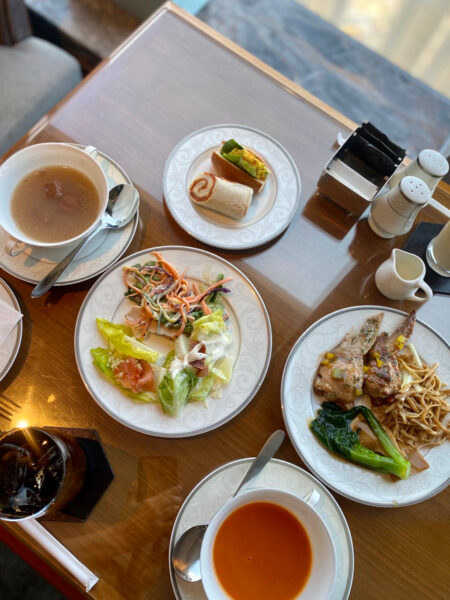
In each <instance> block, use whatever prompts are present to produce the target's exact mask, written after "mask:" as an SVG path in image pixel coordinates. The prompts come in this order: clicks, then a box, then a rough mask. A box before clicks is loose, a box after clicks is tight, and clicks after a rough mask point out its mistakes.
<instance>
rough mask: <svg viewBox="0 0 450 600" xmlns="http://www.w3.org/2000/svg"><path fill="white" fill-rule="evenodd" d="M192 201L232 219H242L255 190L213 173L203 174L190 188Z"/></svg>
mask: <svg viewBox="0 0 450 600" xmlns="http://www.w3.org/2000/svg"><path fill="white" fill-rule="evenodd" d="M189 195H190V197H191V199H192V201H193V202H194V203H195V204H198V205H199V206H204V207H205V208H210V209H211V210H215V211H216V212H219V213H222V214H223V215H226V216H227V217H231V218H232V219H242V218H243V217H245V215H246V214H247V210H248V207H249V206H250V204H251V202H252V197H253V190H252V188H250V187H248V186H247V185H242V184H241V183H234V182H233V181H228V180H227V179H223V178H222V177H218V176H217V175H213V174H212V173H203V175H199V176H198V177H196V178H195V179H194V181H193V182H192V183H191V186H190V188H189Z"/></svg>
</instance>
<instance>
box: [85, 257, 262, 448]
mask: <svg viewBox="0 0 450 600" xmlns="http://www.w3.org/2000/svg"><path fill="white" fill-rule="evenodd" d="M152 250H154V251H158V252H161V254H162V256H163V257H164V259H166V260H167V261H168V262H170V263H172V264H173V265H174V266H175V267H176V268H177V269H178V270H179V272H182V271H183V270H184V269H185V268H187V269H188V270H187V274H186V276H187V277H189V278H190V279H193V280H196V281H197V282H205V280H206V281H210V280H213V279H215V277H217V275H219V274H221V273H223V274H224V277H231V278H232V281H231V282H230V283H229V284H228V286H229V288H230V290H231V293H229V294H224V296H225V297H224V298H223V302H224V305H225V310H226V312H227V314H228V315H229V316H230V318H229V331H230V335H231V338H232V340H233V346H232V349H231V352H232V354H233V357H234V358H235V361H234V368H233V375H232V378H231V381H230V383H229V384H228V385H227V386H225V387H224V388H223V392H222V396H221V398H217V399H212V398H211V399H209V400H208V406H206V405H205V404H203V403H201V402H192V403H190V404H188V405H187V406H186V407H185V409H184V410H183V412H182V413H181V414H180V415H179V416H178V417H170V416H168V415H166V414H165V413H164V412H163V411H162V409H161V405H160V404H159V402H158V403H155V404H140V403H135V402H133V401H132V400H130V399H129V398H127V397H126V396H124V395H123V394H122V392H121V391H120V389H118V388H117V387H115V386H114V385H112V384H111V383H109V381H107V380H106V379H105V378H104V377H103V375H102V374H101V373H100V372H99V371H98V370H97V368H96V367H95V366H94V364H93V362H92V356H91V354H90V349H91V348H97V347H98V346H103V347H104V346H105V342H104V340H103V338H102V337H101V335H100V333H99V331H98V329H97V326H96V318H97V317H101V318H105V319H108V321H112V322H115V323H123V322H124V318H125V315H126V314H127V313H128V312H129V310H130V308H131V307H132V306H133V304H132V303H131V302H130V300H128V299H127V298H125V296H124V293H125V285H124V282H123V266H125V265H134V264H136V263H140V264H143V263H145V262H147V261H149V260H152V259H153V260H154V256H153V255H152V254H151V252H152ZM150 344H151V346H152V347H154V348H155V349H156V350H159V351H161V352H162V353H167V352H168V351H169V350H171V349H172V346H173V342H172V341H171V340H169V339H168V338H163V337H162V336H157V335H152V336H151V340H150ZM169 345H170V347H169ZM271 352H272V329H271V326H270V320H269V316H268V314H267V310H266V307H265V306H264V303H263V301H262V300H261V298H260V296H259V294H258V292H257V290H256V289H255V287H254V286H253V284H252V283H251V282H250V281H249V280H248V279H247V277H246V276H245V275H244V274H243V273H241V271H239V270H238V269H237V268H236V267H234V266H233V265H232V264H231V263H229V262H228V261H226V260H224V259H222V258H219V257H218V256H215V255H214V254H211V253H210V252H206V251H205V250H198V249H196V248H188V247H183V246H161V247H158V248H153V249H149V250H142V251H140V252H137V253H136V254H132V255H131V256H128V257H126V258H124V259H122V260H121V261H120V262H118V263H117V264H116V265H114V267H112V268H111V269H110V270H109V271H107V272H106V273H105V274H103V276H102V277H101V278H100V279H98V280H97V282H96V283H95V284H94V286H93V287H92V288H91V289H90V291H89V293H88V295H87V296H86V298H85V300H84V302H83V304H82V306H81V309H80V312H79V315H78V319H77V324H76V328H75V356H76V361H77V366H78V370H79V371H80V375H81V377H82V379H83V381H84V384H85V385H86V387H87V389H88V391H89V392H90V393H91V395H92V397H93V398H94V400H95V401H96V402H97V403H98V404H99V405H100V406H101V408H103V409H104V410H105V411H106V412H107V413H108V414H109V415H110V416H111V417H113V418H114V419H116V420H117V421H119V422H120V423H122V424H123V425H126V426H127V427H130V428H131V429H134V430H136V431H140V432H142V433H146V434H148V435H154V436H158V437H188V436H193V435H198V434H200V433H204V432H206V431H210V430H211V429H215V428H216V427H219V426H220V425H222V424H224V423H226V422H227V421H229V420H230V419H232V418H233V417H234V416H235V415H237V414H238V413H239V412H240V411H241V410H242V409H243V408H244V407H245V406H247V404H248V403H249V402H250V400H251V399H252V398H253V396H254V395H255V394H256V392H257V391H258V389H259V387H260V386H261V384H262V382H263V380H264V377H265V375H266V372H267V368H268V366H269V361H270V355H271Z"/></svg>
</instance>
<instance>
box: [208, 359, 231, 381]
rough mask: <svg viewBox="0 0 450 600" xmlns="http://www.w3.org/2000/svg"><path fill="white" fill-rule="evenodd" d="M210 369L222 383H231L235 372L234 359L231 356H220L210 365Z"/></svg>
mask: <svg viewBox="0 0 450 600" xmlns="http://www.w3.org/2000/svg"><path fill="white" fill-rule="evenodd" d="M210 369H211V373H213V374H214V375H215V377H216V378H217V379H219V381H221V382H222V384H226V383H230V381H231V375H232V373H233V361H232V360H231V358H230V357H229V356H224V357H223V358H220V359H219V360H218V361H217V362H215V363H214V365H212V366H211V367H210Z"/></svg>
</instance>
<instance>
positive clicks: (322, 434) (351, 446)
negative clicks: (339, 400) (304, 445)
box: [310, 402, 411, 479]
mask: <svg viewBox="0 0 450 600" xmlns="http://www.w3.org/2000/svg"><path fill="white" fill-rule="evenodd" d="M360 414H361V415H362V416H363V417H364V418H365V420H366V421H367V423H368V424H369V426H370V428H371V429H372V431H373V432H374V434H375V435H376V437H377V438H378V440H379V442H380V443H381V445H382V447H383V449H384V451H385V452H386V454H387V455H388V456H383V455H381V454H378V453H377V452H373V451H372V450H370V449H369V448H366V446H363V445H362V444H361V442H360V441H359V437H358V433H357V432H356V431H352V430H351V429H350V423H351V422H352V421H353V419H354V418H355V417H356V416H357V415H360ZM310 427H311V430H312V432H313V433H314V435H316V436H317V437H318V438H319V440H320V441H321V442H322V443H323V444H324V446H326V447H327V448H328V449H329V450H330V451H331V452H333V453H334V454H337V455H338V456H342V457H343V458H346V459H348V460H350V461H352V462H354V463H357V464H359V465H361V466H363V467H367V468H368V469H373V470H374V471H378V472H379V473H391V474H392V475H396V476H397V477H399V478H400V479H407V478H408V477H409V474H410V471H411V463H410V462H409V461H407V460H406V459H405V458H404V457H403V456H402V454H401V453H400V452H399V451H398V450H397V448H396V447H395V446H394V444H393V443H392V441H391V440H390V438H389V436H388V435H387V433H386V432H385V431H384V429H383V427H382V426H381V424H380V422H379V421H378V419H377V418H376V417H375V415H374V414H373V412H372V411H371V410H369V409H368V408H366V407H365V406H355V407H354V408H351V409H350V410H343V409H342V408H340V407H339V406H338V405H337V404H333V402H324V403H323V404H322V408H320V409H319V410H318V411H317V416H316V418H315V419H314V420H313V421H312V422H311V425H310Z"/></svg>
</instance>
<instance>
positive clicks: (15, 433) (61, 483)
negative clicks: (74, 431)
mask: <svg viewBox="0 0 450 600" xmlns="http://www.w3.org/2000/svg"><path fill="white" fill-rule="evenodd" d="M85 471H86V455H85V453H84V451H83V449H82V448H81V447H80V446H79V445H78V444H77V442H76V440H75V438H73V437H72V436H71V435H68V434H65V433H61V432H59V431H58V432H56V433H55V432H53V431H52V432H50V431H47V430H46V429H45V428H38V427H27V428H24V429H12V430H10V431H7V432H6V433H4V434H2V435H0V519H3V520H6V521H17V520H19V519H27V518H32V517H33V518H39V517H43V516H44V515H45V516H49V515H51V514H52V513H55V512H57V511H59V510H60V509H62V508H64V506H66V505H67V504H68V503H69V502H70V501H71V500H73V499H74V498H75V496H76V495H77V494H78V493H79V492H80V490H81V488H82V487H83V482H84V474H85Z"/></svg>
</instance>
